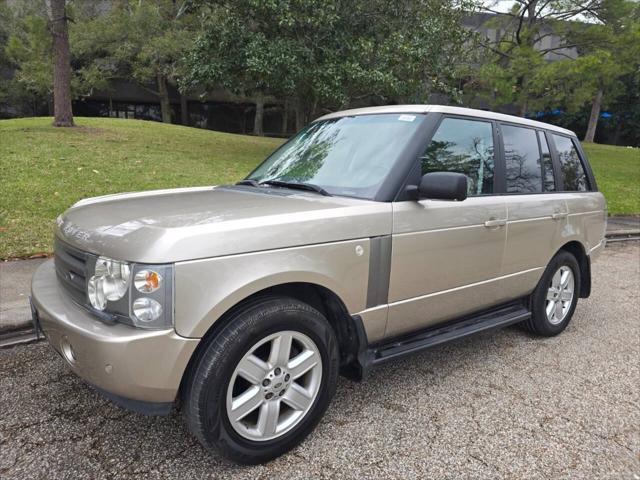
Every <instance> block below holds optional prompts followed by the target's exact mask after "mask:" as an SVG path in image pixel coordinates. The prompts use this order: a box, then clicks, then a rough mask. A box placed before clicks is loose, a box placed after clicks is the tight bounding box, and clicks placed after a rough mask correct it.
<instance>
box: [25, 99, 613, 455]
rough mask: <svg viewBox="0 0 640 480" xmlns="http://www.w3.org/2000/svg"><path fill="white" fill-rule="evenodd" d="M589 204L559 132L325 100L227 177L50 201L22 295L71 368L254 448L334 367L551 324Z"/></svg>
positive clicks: (297, 435)
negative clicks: (229, 181)
mask: <svg viewBox="0 0 640 480" xmlns="http://www.w3.org/2000/svg"><path fill="white" fill-rule="evenodd" d="M606 216H607V208H606V203H605V199H604V197H603V196H602V194H600V193H599V192H598V189H597V186H596V182H595V179H594V177H593V174H592V172H591V169H590V168H589V164H588V163H587V159H586V157H585V154H584V151H583V150H582V148H581V146H580V143H579V142H578V140H577V138H576V136H575V134H574V133H572V132H570V131H568V130H565V129H562V128H559V127H556V126H552V125H547V124H544V123H539V122H535V121H531V120H526V119H523V118H517V117H512V116H508V115H502V114H497V113H491V112H485V111H477V110H470V109H464V108H453V107H441V106H430V105H406V106H388V107H375V108H365V109H357V110H349V111H344V112H338V113H332V114H330V115H326V116H324V117H322V118H319V119H318V120H316V121H314V122H313V123H311V124H310V125H309V126H307V127H306V128H304V129H303V130H302V131H301V132H300V133H298V134H297V135H296V136H295V137H293V138H292V139H290V140H289V141H288V142H286V143H285V144H283V145H282V146H281V147H280V148H279V149H277V150H276V151H275V152H274V153H273V154H271V156H269V157H268V158H267V159H266V160H265V161H264V162H263V163H262V164H260V165H259V166H258V167H257V168H256V169H255V170H254V171H253V172H252V173H250V174H249V175H248V176H247V177H246V178H245V179H244V180H242V181H240V182H238V183H237V184H236V185H225V186H216V187H202V188H182V189H173V190H160V191H151V192H141V193H127V194H120V195H107V196H104V197H98V198H91V199H86V200H82V201H80V202H78V203H76V204H75V205H73V206H72V207H71V208H70V209H69V210H67V211H66V212H65V213H64V214H62V215H61V216H60V217H59V218H58V225H57V230H56V241H55V260H52V261H49V262H47V263H45V264H43V265H42V266H41V267H40V269H39V270H38V271H37V272H36V274H35V275H34V278H33V284H32V311H33V317H34V322H35V323H36V327H38V328H41V329H42V331H43V332H44V335H45V336H46V338H47V339H48V341H49V343H50V344H51V346H52V347H53V348H54V349H55V350H56V351H57V352H58V353H59V354H60V355H61V356H62V358H63V359H64V361H65V362H66V363H68V365H69V367H70V368H71V370H73V371H74V372H76V373H77V374H78V375H79V376H80V377H82V378H83V379H85V380H86V381H87V382H88V383H89V384H91V385H93V386H94V387H95V388H96V390H98V391H99V392H101V393H102V394H104V395H105V396H106V397H108V398H109V399H111V400H112V401H114V402H115V403H117V404H119V405H121V406H124V407H126V408H129V409H133V410H135V411H138V412H142V413H146V414H167V413H169V412H170V410H171V409H172V408H173V407H174V406H177V408H179V409H180V410H181V412H182V413H183V414H184V417H185V419H186V422H187V424H188V426H189V428H190V430H191V432H192V433H193V434H194V435H195V437H197V438H198V440H199V441H200V442H201V443H202V444H203V445H205V446H206V447H208V448H211V449H217V450H219V451H220V452H221V453H222V454H223V455H224V456H226V457H228V458H230V459H232V460H234V461H236V462H240V463H258V462H264V461H267V460H269V459H272V458H274V457H276V456H278V455H280V454H282V453H283V452H286V451H287V450H289V449H291V448H293V447H294V446H296V445H297V444H298V443H300V442H301V441H302V440H303V439H304V438H305V437H306V436H307V435H308V434H309V433H310V432H311V431H312V429H313V428H314V426H315V425H316V424H317V423H318V422H319V421H320V419H321V417H322V415H323V413H324V412H325V410H326V409H327V407H328V405H329V403H330V400H331V397H332V395H333V394H334V391H335V389H336V381H337V377H338V375H339V374H340V373H341V374H343V375H345V376H347V377H350V378H352V379H355V380H360V379H362V378H364V377H365V376H366V374H367V372H368V371H369V370H370V369H371V368H372V367H374V366H376V365H379V364H381V363H383V362H386V361H389V360H392V359H394V358H396V357H399V356H402V355H406V354H410V353H413V352H416V351H420V350H422V349H426V348H429V347H433V346H435V345H438V344H441V343H443V342H447V341H450V340H454V339H457V338H461V337H464V336H467V335H470V334H473V333H476V332H480V331H484V330H488V329H493V328H498V327H504V326H507V325H513V324H521V325H522V326H523V327H525V328H526V329H528V330H529V331H531V332H533V333H534V334H537V335H540V336H551V335H557V334H559V333H560V332H562V331H563V330H564V329H565V327H566V326H567V324H568V323H569V321H570V320H571V317H572V315H573V313H574V310H575V308H576V302H577V301H578V298H579V297H582V298H584V297H587V296H589V293H590V288H591V270H590V265H591V261H592V260H593V259H594V258H595V257H596V256H597V255H598V254H599V253H600V252H601V251H602V249H603V248H604V245H605V240H604V233H605V225H606Z"/></svg>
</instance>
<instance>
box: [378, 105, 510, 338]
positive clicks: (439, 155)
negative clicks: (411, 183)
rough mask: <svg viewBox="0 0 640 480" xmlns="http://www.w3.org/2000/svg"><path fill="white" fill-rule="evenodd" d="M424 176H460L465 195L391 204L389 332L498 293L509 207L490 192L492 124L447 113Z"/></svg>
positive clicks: (487, 302) (472, 306)
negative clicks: (464, 181) (465, 182)
mask: <svg viewBox="0 0 640 480" xmlns="http://www.w3.org/2000/svg"><path fill="white" fill-rule="evenodd" d="M420 162H421V170H422V174H425V173H428V172H435V171H453V172H459V173H464V174H465V175H467V177H468V188H469V192H468V195H469V196H468V198H467V199H466V200H464V201H462V202H455V201H437V200H421V201H403V202H396V203H394V204H393V238H392V254H391V277H390V280H389V316H388V321H387V329H386V333H385V335H386V336H387V337H394V336H398V335H401V334H403V333H407V332H410V331H413V330H420V329H422V328H425V327H428V326H431V325H434V324H436V323H439V322H443V321H446V320H449V319H451V318H453V317H457V316H460V315H463V314H465V313H470V312H473V311H477V310H480V309H483V308H485V307H488V306H491V305H493V304H496V303H497V302H499V301H500V300H501V299H502V298H503V295H502V292H501V289H500V286H499V284H500V281H499V277H500V275H501V269H502V255H503V251H504V248H505V240H506V234H505V232H506V219H507V211H506V206H505V201H504V199H503V198H502V197H501V196H494V195H493V193H494V183H495V182H494V166H495V163H496V162H495V149H494V126H493V124H492V122H488V121H482V120H472V119H467V118H460V117H445V118H443V120H442V121H441V123H440V125H439V126H438V128H437V130H436V132H435V134H434V135H433V138H432V139H431V141H430V143H429V145H428V146H427V147H426V151H425V154H424V156H423V157H422V158H421V159H420Z"/></svg>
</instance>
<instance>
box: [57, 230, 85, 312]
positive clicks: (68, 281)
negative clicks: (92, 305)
mask: <svg viewBox="0 0 640 480" xmlns="http://www.w3.org/2000/svg"><path fill="white" fill-rule="evenodd" d="M54 252H55V265H56V274H57V275H58V279H60V283H61V284H62V286H63V287H64V289H65V290H66V291H67V292H69V294H70V295H71V297H72V298H73V299H74V300H75V301H76V302H78V303H80V304H81V305H84V304H85V303H86V299H87V258H88V256H89V254H88V253H86V252H83V251H82V250H78V249H77V248H74V247H72V246H71V245H69V244H67V243H64V242H63V241H61V240H59V239H58V238H56V240H55V245H54Z"/></svg>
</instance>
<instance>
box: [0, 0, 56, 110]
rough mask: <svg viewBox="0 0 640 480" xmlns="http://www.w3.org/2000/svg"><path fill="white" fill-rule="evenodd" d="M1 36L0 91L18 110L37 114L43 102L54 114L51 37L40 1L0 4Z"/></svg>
mask: <svg viewBox="0 0 640 480" xmlns="http://www.w3.org/2000/svg"><path fill="white" fill-rule="evenodd" d="M0 12H1V14H2V15H1V21H2V27H1V28H2V32H3V33H2V36H3V37H4V38H6V41H3V42H2V45H5V46H4V48H3V49H2V50H1V51H0V61H1V62H2V67H3V69H4V70H5V72H13V75H12V76H10V77H9V78H7V79H6V80H5V79H3V81H2V84H1V85H0V95H2V96H3V97H4V100H5V101H6V102H7V103H10V105H11V106H12V107H13V108H14V109H16V110H17V112H27V113H31V114H37V113H39V112H40V111H41V106H42V105H43V104H47V105H48V110H49V114H51V115H52V114H53V101H52V99H53V65H52V63H51V55H52V38H51V33H50V31H49V28H48V20H47V17H46V13H45V11H44V9H43V4H42V3H40V2H36V1H31V2H27V1H25V2H23V3H21V4H19V6H18V5H15V6H13V7H11V8H10V7H9V6H7V5H4V4H2V5H0Z"/></svg>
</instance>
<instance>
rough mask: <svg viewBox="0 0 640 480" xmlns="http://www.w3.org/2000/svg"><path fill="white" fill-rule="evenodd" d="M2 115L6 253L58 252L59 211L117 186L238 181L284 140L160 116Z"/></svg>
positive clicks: (2, 246)
mask: <svg viewBox="0 0 640 480" xmlns="http://www.w3.org/2000/svg"><path fill="white" fill-rule="evenodd" d="M51 122H52V119H51V118H25V119H17V120H0V191H1V199H2V200H1V202H0V258H8V257H22V256H28V255H32V254H34V253H39V252H51V250H52V237H53V226H54V224H55V218H56V216H57V215H58V214H60V213H61V212H63V211H65V210H66V209H67V208H68V207H69V206H71V205H72V204H73V203H74V202H76V201H77V200H79V199H81V198H85V197H92V196H96V195H104V194H107V193H114V192H127V191H136V190H150V189H155V188H167V187H182V186H197V185H214V184H220V183H228V182H234V181H236V180H237V179H239V178H241V177H243V176H244V175H246V174H247V173H248V172H249V171H250V170H251V169H252V168H253V167H254V166H256V164H257V163H258V162H259V161H261V160H262V159H264V158H265V157H266V156H267V155H268V154H269V153H270V152H271V151H273V150H274V149H275V148H276V147H277V146H278V145H279V144H280V143H281V140H277V139H270V138H259V137H250V136H243V135H233V134H227V133H220V132H212V131H210V130H201V129H196V128H187V127H181V126H176V125H164V124H161V123H157V122H144V121H138V120H120V119H105V118H76V123H77V125H78V127H77V128H54V127H52V126H51Z"/></svg>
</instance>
